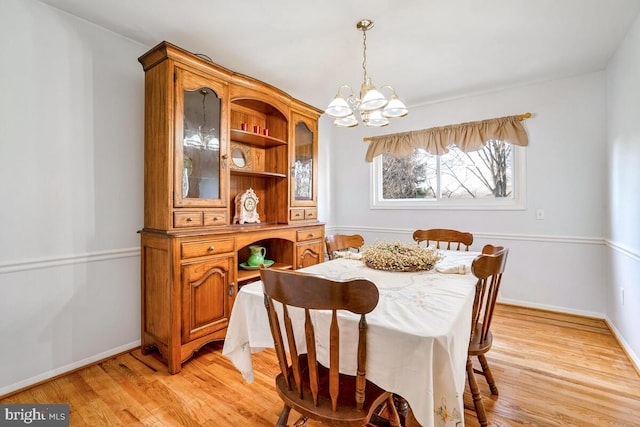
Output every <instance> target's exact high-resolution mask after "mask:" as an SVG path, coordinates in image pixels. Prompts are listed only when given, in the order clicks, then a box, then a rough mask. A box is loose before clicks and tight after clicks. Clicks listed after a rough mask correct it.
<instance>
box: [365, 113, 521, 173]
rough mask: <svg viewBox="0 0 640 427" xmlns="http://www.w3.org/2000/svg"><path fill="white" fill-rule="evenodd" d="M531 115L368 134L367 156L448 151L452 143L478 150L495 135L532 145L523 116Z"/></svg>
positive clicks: (370, 158)
mask: <svg viewBox="0 0 640 427" xmlns="http://www.w3.org/2000/svg"><path fill="white" fill-rule="evenodd" d="M528 117H531V114H530V113H526V114H520V115H516V116H507V117H498V118H495V119H487V120H481V121H478V122H468V123H460V124H456V125H448V126H439V127H434V128H429V129H422V130H414V131H409V132H403V133H394V134H390V135H380V136H374V137H371V138H366V139H365V141H370V143H369V149H368V150H367V155H366V157H365V160H366V161H367V162H372V161H373V158H374V157H376V156H378V155H380V154H383V153H387V152H388V153H390V154H391V155H393V156H394V157H405V156H408V155H410V154H411V153H412V152H413V150H414V149H416V148H422V149H424V150H426V151H427V152H429V153H431V154H435V155H440V154H445V153H447V152H448V151H449V148H448V147H449V146H450V145H452V144H455V145H456V146H457V147H458V148H459V149H460V150H462V151H465V152H468V151H476V150H480V149H482V147H484V146H485V145H486V144H487V141H490V140H493V139H498V140H501V141H506V142H509V143H510V144H513V145H520V146H523V147H524V146H527V145H529V138H528V136H527V131H526V130H525V128H524V126H523V125H522V120H523V119H525V118H528Z"/></svg>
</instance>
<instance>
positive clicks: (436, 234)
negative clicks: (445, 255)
mask: <svg viewBox="0 0 640 427" xmlns="http://www.w3.org/2000/svg"><path fill="white" fill-rule="evenodd" d="M413 240H415V241H416V242H417V243H418V244H419V243H420V242H424V241H426V244H427V246H429V245H430V244H432V242H433V243H435V245H436V249H446V250H448V251H450V250H455V251H460V250H464V251H468V250H469V246H471V244H472V243H473V234H471V233H467V232H464V231H458V230H450V229H446V228H430V229H428V230H416V231H414V232H413ZM445 244H446V245H445Z"/></svg>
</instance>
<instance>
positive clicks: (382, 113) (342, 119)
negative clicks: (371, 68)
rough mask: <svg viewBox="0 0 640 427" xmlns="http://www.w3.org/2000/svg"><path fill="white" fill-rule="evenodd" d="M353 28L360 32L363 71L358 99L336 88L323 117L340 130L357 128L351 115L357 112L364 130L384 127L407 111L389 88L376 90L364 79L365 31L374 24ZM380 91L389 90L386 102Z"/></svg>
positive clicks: (367, 22) (362, 22) (349, 90)
mask: <svg viewBox="0 0 640 427" xmlns="http://www.w3.org/2000/svg"><path fill="white" fill-rule="evenodd" d="M356 28H357V29H358V30H360V31H362V70H363V72H364V79H363V81H362V85H361V86H360V97H357V96H356V95H355V93H354V92H353V89H352V88H351V86H349V85H342V86H340V87H339V88H338V93H337V94H336V97H335V98H334V99H333V101H331V103H330V104H329V106H328V107H327V109H326V110H325V113H326V114H327V115H328V116H330V117H333V118H334V119H335V120H334V121H333V124H334V125H336V126H340V127H354V126H358V119H356V116H355V113H354V111H357V112H358V115H359V116H360V119H361V120H362V123H364V125H365V126H376V127H380V126H386V125H388V124H389V119H391V118H395V117H404V116H406V115H407V113H408V112H409V110H407V107H405V105H404V103H403V102H402V101H400V99H398V95H397V94H396V91H395V89H394V88H392V87H391V86H382V87H381V88H380V90H378V89H376V87H375V86H374V85H373V82H372V81H371V78H369V76H368V75H367V31H368V30H370V29H371V28H373V21H371V20H369V19H362V20H360V21H358V22H357V23H356ZM343 89H346V90H347V92H346V98H345V97H344V96H343V93H344V91H343ZM383 89H389V90H390V91H391V96H390V98H389V99H387V98H385V97H384V95H383V94H382V92H381V91H382V90H383Z"/></svg>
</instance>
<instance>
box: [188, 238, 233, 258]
mask: <svg viewBox="0 0 640 427" xmlns="http://www.w3.org/2000/svg"><path fill="white" fill-rule="evenodd" d="M234 249H235V240H234V239H219V240H204V241H201V242H185V243H182V245H181V256H182V259H186V258H196V257H201V256H207V255H216V254H221V253H225V252H233V250H234Z"/></svg>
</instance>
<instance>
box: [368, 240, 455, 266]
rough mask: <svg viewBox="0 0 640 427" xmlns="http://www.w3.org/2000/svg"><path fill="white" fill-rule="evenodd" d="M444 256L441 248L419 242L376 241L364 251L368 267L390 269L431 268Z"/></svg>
mask: <svg viewBox="0 0 640 427" xmlns="http://www.w3.org/2000/svg"><path fill="white" fill-rule="evenodd" d="M442 258H443V254H442V253H441V252H440V251H439V250H437V249H433V248H429V247H422V246H419V245H418V244H417V243H412V244H407V243H402V242H391V243H389V242H376V243H374V244H373V245H370V246H365V248H364V251H363V252H362V260H363V261H364V262H365V264H366V265H367V267H370V268H375V269H377V270H388V271H421V270H431V269H432V268H433V267H434V266H435V265H436V263H437V262H438V261H440V260H441V259H442Z"/></svg>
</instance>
